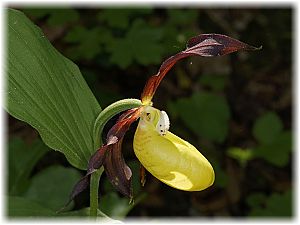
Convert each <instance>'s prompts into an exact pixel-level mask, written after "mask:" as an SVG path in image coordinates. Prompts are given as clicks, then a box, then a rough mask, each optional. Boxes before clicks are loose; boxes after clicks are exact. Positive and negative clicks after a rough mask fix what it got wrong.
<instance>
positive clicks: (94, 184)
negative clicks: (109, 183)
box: [90, 166, 104, 218]
mask: <svg viewBox="0 0 300 225" xmlns="http://www.w3.org/2000/svg"><path fill="white" fill-rule="evenodd" d="M103 171H104V168H103V166H101V167H100V169H98V170H97V171H96V172H94V173H92V174H91V181H90V217H92V218H96V217H97V211H98V207H99V205H98V204H99V201H98V198H99V196H98V190H99V181H100V177H101V175H102V173H103Z"/></svg>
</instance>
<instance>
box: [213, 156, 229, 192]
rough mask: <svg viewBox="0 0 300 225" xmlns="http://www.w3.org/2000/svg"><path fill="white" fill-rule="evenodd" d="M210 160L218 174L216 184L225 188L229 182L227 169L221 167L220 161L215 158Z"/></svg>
mask: <svg viewBox="0 0 300 225" xmlns="http://www.w3.org/2000/svg"><path fill="white" fill-rule="evenodd" d="M210 162H211V164H212V166H213V168H214V171H215V174H216V178H215V185H216V186H218V187H220V188H225V187H226V185H227V184H228V175H227V173H226V171H225V170H224V169H223V168H221V166H220V163H219V162H216V161H214V160H210Z"/></svg>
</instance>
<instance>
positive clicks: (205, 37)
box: [141, 34, 261, 103]
mask: <svg viewBox="0 0 300 225" xmlns="http://www.w3.org/2000/svg"><path fill="white" fill-rule="evenodd" d="M259 49H261V47H260V48H256V47H253V46H251V45H248V44H246V43H243V42H241V41H238V40H236V39H234V38H231V37H228V36H226V35H221V34H201V35H198V36H196V37H193V38H191V39H190V40H189V41H188V43H187V48H186V49H185V50H184V51H182V52H179V53H177V54H176V55H174V56H172V57H170V58H168V59H167V60H165V61H164V62H163V63H162V65H161V67H160V68H159V71H158V73H157V74H155V75H153V76H152V77H150V78H149V79H148V81H147V83H146V85H145V87H144V90H143V93H142V95H141V99H142V102H144V103H145V102H149V101H151V99H152V97H153V95H154V93H155V91H156V89H157V87H158V85H159V84H160V82H161V80H162V79H163V78H164V76H165V75H166V74H167V72H168V71H169V70H170V69H171V68H172V67H173V66H174V65H175V63H176V62H177V61H178V60H180V59H182V58H186V57H188V56H192V55H198V56H203V57H210V56H221V55H226V54H229V53H232V52H236V51H239V50H259Z"/></svg>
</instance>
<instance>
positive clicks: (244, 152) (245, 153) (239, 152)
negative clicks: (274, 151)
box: [226, 147, 254, 166]
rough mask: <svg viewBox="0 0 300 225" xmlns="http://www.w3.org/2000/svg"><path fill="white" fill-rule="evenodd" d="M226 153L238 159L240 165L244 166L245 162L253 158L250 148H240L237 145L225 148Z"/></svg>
mask: <svg viewBox="0 0 300 225" xmlns="http://www.w3.org/2000/svg"><path fill="white" fill-rule="evenodd" d="M226 153H227V155H228V156H230V157H231V158H234V159H236V160H238V161H239V163H240V164H241V166H245V165H246V164H247V162H248V161H249V160H251V159H253V155H254V154H253V151H252V150H250V149H242V148H238V147H232V148H229V149H228V150H227V152H226Z"/></svg>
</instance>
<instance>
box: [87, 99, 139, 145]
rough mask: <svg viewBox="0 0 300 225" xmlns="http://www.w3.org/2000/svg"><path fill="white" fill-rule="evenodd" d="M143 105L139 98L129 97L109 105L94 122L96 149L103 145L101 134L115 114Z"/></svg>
mask: <svg viewBox="0 0 300 225" xmlns="http://www.w3.org/2000/svg"><path fill="white" fill-rule="evenodd" d="M139 106H142V102H141V100H139V99H134V98H128V99H122V100H120V101H117V102H114V103H113V104H111V105H109V106H107V107H106V108H105V109H104V110H103V111H102V112H101V113H100V114H99V115H98V117H97V119H96V121H95V123H94V130H93V135H94V149H98V148H99V147H100V145H101V134H102V131H103V128H104V126H105V124H106V123H107V122H108V121H109V120H110V119H111V118H112V117H114V116H115V115H117V114H118V113H120V112H123V111H125V110H127V109H132V108H136V107H139Z"/></svg>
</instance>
